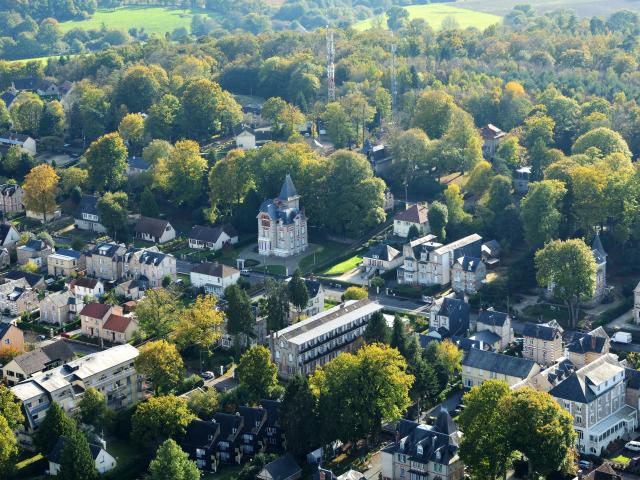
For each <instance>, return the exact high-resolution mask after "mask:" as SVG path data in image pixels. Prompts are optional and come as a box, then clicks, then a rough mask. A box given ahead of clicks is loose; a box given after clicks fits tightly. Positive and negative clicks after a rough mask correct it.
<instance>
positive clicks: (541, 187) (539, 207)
mask: <svg viewBox="0 0 640 480" xmlns="http://www.w3.org/2000/svg"><path fill="white" fill-rule="evenodd" d="M566 193H567V189H566V188H565V186H564V184H563V183H562V182H561V181H559V180H543V181H541V182H533V183H531V184H530V185H529V191H528V192H527V195H526V196H525V197H524V198H523V199H522V203H521V204H520V208H521V216H522V225H523V227H524V234H525V238H526V239H527V243H529V245H530V246H531V247H537V246H540V245H544V244H545V243H547V242H548V241H550V240H553V239H554V238H557V237H558V235H559V233H560V221H561V219H562V214H561V213H560V205H561V202H562V200H563V198H564V196H565V194H566Z"/></svg>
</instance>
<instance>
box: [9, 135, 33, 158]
mask: <svg viewBox="0 0 640 480" xmlns="http://www.w3.org/2000/svg"><path fill="white" fill-rule="evenodd" d="M13 145H17V146H18V147H20V149H21V150H22V151H23V152H26V153H28V154H30V155H33V156H35V154H36V152H37V148H36V141H35V140H34V139H33V138H31V137H30V136H29V135H24V134H22V133H6V134H4V135H0V146H4V147H7V148H8V147H12V146H13Z"/></svg>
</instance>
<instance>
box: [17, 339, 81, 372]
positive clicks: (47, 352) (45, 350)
mask: <svg viewBox="0 0 640 480" xmlns="http://www.w3.org/2000/svg"><path fill="white" fill-rule="evenodd" d="M73 355H74V354H73V350H71V348H70V347H69V345H68V344H67V342H66V341H64V340H57V341H55V342H52V343H50V344H48V345H45V346H44V347H41V348H36V349H35V350H32V351H30V352H26V353H23V354H22V355H18V356H17V357H16V358H14V359H13V361H14V362H16V363H17V364H18V366H19V367H20V368H21V369H22V371H23V372H24V373H25V374H26V375H32V374H33V373H36V372H39V371H41V370H43V369H44V368H45V367H46V366H47V364H49V363H52V362H63V363H64V362H66V361H67V360H70V359H72V358H73Z"/></svg>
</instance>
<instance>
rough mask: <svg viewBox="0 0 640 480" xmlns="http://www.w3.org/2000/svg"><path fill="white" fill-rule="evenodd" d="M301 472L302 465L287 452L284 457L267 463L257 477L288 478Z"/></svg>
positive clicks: (266, 479) (283, 479)
mask: <svg viewBox="0 0 640 480" xmlns="http://www.w3.org/2000/svg"><path fill="white" fill-rule="evenodd" d="M301 472H302V469H301V468H300V465H298V463H297V462H296V461H295V459H294V458H293V456H292V455H291V454H290V453H287V454H286V455H283V456H282V457H279V458H276V459H275V460H274V461H273V462H270V463H267V464H266V465H265V466H264V468H263V469H262V470H261V471H260V473H259V474H258V476H257V478H259V479H260V480H287V479H288V478H291V477H293V476H295V475H298V474H300V473H301Z"/></svg>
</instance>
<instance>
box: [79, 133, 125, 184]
mask: <svg viewBox="0 0 640 480" xmlns="http://www.w3.org/2000/svg"><path fill="white" fill-rule="evenodd" d="M127 155H128V154H127V147H126V146H125V144H124V142H123V141H122V137H120V135H118V134H117V133H109V134H107V135H103V136H102V137H100V138H99V139H97V140H96V141H94V142H93V143H92V144H91V145H90V146H89V149H88V150H87V152H86V153H85V157H86V159H87V163H88V165H89V180H90V182H91V184H92V185H93V187H94V188H95V189H97V190H99V191H105V190H117V189H118V187H119V186H120V185H122V183H124V181H125V179H126V173H127Z"/></svg>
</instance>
